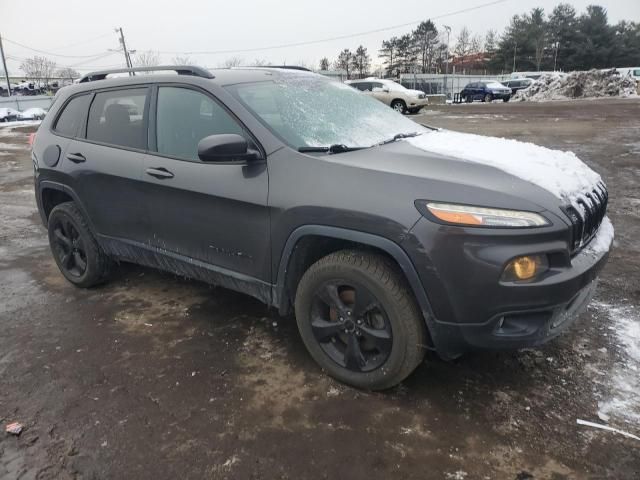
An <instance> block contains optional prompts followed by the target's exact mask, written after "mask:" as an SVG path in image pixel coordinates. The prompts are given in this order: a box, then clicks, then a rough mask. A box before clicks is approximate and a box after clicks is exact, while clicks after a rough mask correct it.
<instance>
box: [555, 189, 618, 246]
mask: <svg viewBox="0 0 640 480" xmlns="http://www.w3.org/2000/svg"><path fill="white" fill-rule="evenodd" d="M608 201H609V194H608V193H607V187H606V186H605V185H604V183H599V184H598V185H597V186H596V187H595V188H594V189H593V190H591V191H590V192H587V193H585V194H584V195H580V197H578V199H577V201H576V204H577V205H571V206H568V207H566V208H565V212H566V214H567V215H568V217H569V219H570V220H571V225H572V253H575V252H577V251H579V250H580V249H581V248H582V247H583V246H585V245H586V244H587V243H589V241H590V240H591V239H592V238H593V236H594V235H595V234H596V232H597V231H598V228H599V227H600V224H601V223H602V219H603V218H604V216H605V214H606V213H607V203H608ZM578 208H579V209H580V210H581V211H582V215H581V214H580V212H579V211H578Z"/></svg>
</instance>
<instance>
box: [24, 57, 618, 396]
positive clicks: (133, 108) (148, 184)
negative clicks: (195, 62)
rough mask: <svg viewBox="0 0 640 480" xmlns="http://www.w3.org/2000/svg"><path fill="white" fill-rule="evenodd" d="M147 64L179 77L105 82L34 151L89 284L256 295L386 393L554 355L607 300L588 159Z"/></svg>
mask: <svg viewBox="0 0 640 480" xmlns="http://www.w3.org/2000/svg"><path fill="white" fill-rule="evenodd" d="M134 70H135V71H139V70H155V71H159V72H163V71H165V70H175V71H176V72H177V73H178V75H175V74H169V73H166V72H165V73H159V74H150V75H132V73H135V71H132V70H125V72H128V73H129V75H130V76H120V77H118V76H117V75H116V76H115V77H113V75H112V74H117V73H121V72H122V71H111V72H96V73H92V74H89V75H87V76H85V77H84V78H83V79H82V80H81V82H79V83H78V84H76V85H73V86H68V87H65V88H62V89H61V90H60V91H59V92H58V93H57V95H56V98H55V101H54V103H53V106H52V107H51V110H50V112H49V114H48V115H47V116H46V117H45V119H44V121H43V122H42V124H41V126H40V128H39V129H38V132H37V134H36V136H35V139H34V143H33V149H32V159H33V163H34V169H35V187H36V188H35V192H36V200H37V205H38V209H39V212H40V215H41V217H42V221H43V222H44V224H45V226H46V227H47V229H48V236H49V242H50V246H51V251H52V254H53V257H54V259H55V261H56V263H57V265H58V267H59V269H60V271H61V273H62V275H64V277H65V278H66V279H67V280H68V281H69V282H71V283H72V284H74V285H76V286H78V287H91V286H94V285H96V284H99V283H100V282H103V281H104V280H105V279H106V278H107V276H108V273H109V270H110V268H111V267H112V265H113V263H114V262H118V261H126V262H134V263H137V264H141V265H146V266H152V267H156V268H159V269H162V270H165V271H169V272H173V273H175V274H178V275H182V276H185V277H190V278H194V279H199V280H202V281H205V282H209V283H212V284H215V285H220V286H223V287H226V288H230V289H233V290H237V291H240V292H244V293H246V294H248V295H251V296H253V297H255V298H257V299H259V300H261V301H262V302H264V303H266V304H267V305H270V306H273V307H276V308H277V309H278V311H279V313H280V314H282V315H287V314H289V313H295V318H296V322H297V324H298V327H299V331H300V335H301V337H302V340H303V341H304V343H305V345H306V347H307V349H308V350H309V352H310V354H311V356H312V357H313V358H314V359H315V360H316V362H317V363H318V364H319V365H320V366H321V367H322V368H323V369H324V370H325V371H326V372H328V373H329V374H330V375H332V376H334V377H335V378H337V379H339V380H340V381H342V382H345V383H348V384H350V385H353V386H356V387H360V388H366V389H384V388H388V387H391V386H393V385H395V384H397V383H398V382H400V381H402V380H403V379H404V378H406V377H407V376H408V375H409V374H410V373H411V372H412V371H413V370H414V369H415V368H416V366H417V365H418V364H419V363H420V362H421V361H422V360H423V357H424V353H425V350H426V349H433V350H435V351H436V352H437V353H438V354H439V355H440V356H442V357H443V358H446V359H451V358H455V357H457V356H459V355H460V354H462V353H463V352H464V351H465V350H468V349H470V348H477V347H480V348H519V347H525V346H534V345H538V344H540V343H542V342H545V341H547V340H549V339H550V338H553V337H554V336H556V335H557V334H558V333H560V332H561V331H563V330H564V329H566V328H567V326H568V325H570V324H571V323H572V320H573V319H575V317H576V316H577V315H578V314H579V313H580V312H581V311H583V310H584V309H585V308H586V304H587V303H588V301H589V299H590V297H591V295H592V294H593V290H594V286H595V280H596V276H597V274H598V272H599V271H600V270H601V268H602V266H603V265H604V263H605V261H606V258H607V255H608V251H609V248H610V245H611V243H612V238H613V228H612V227H611V223H610V222H609V220H608V219H607V218H606V216H605V212H606V205H607V191H606V188H605V186H604V184H603V183H602V181H601V180H600V177H599V176H598V175H597V174H596V173H595V172H593V171H592V170H590V169H589V168H588V167H586V166H585V165H584V164H583V163H582V162H580V161H579V160H578V159H577V158H576V157H575V156H572V154H569V153H566V152H554V151H552V150H548V149H544V148H543V147H537V146H534V145H531V144H523V143H520V142H515V141H507V140H500V139H491V138H489V137H480V136H473V135H465V134H457V133H455V132H446V131H443V130H437V129H431V128H429V127H425V126H422V125H419V124H417V123H414V122H413V121H411V120H409V119H407V118H405V117H403V116H402V115H400V114H398V113H397V112H395V111H393V110H392V109H389V108H388V107H385V106H384V105H383V104H381V103H380V102H378V101H376V100H374V99H372V98H370V97H368V96H366V95H364V94H362V93H361V92H358V91H356V90H355V89H353V88H351V87H349V86H346V85H344V84H341V83H338V82H334V81H331V80H328V79H326V78H324V77H321V76H319V75H315V74H312V73H309V72H303V71H294V70H286V69H281V68H240V69H220V70H214V71H207V70H203V69H200V68H197V67H153V68H138V69H134ZM110 77H112V78H110Z"/></svg>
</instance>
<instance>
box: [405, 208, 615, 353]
mask: <svg viewBox="0 0 640 480" xmlns="http://www.w3.org/2000/svg"><path fill="white" fill-rule="evenodd" d="M411 234H412V235H411V237H410V238H409V239H407V241H406V242H405V244H403V246H404V247H405V250H406V251H407V252H408V253H409V254H410V256H411V257H412V260H413V262H414V266H415V267H416V270H417V271H418V275H419V277H420V280H421V282H422V285H423V287H424V288H425V291H426V294H427V297H428V299H429V303H430V305H431V309H432V312H431V317H432V318H430V319H428V326H429V330H430V333H431V337H432V341H433V344H434V347H435V349H436V350H437V351H438V353H439V354H440V355H441V356H443V357H445V358H454V357H456V356H459V355H460V354H461V353H463V352H464V351H466V350H469V349H473V348H523V347H531V346H536V345H540V344H542V343H544V342H546V341H548V340H550V339H552V338H554V337H555V336H557V335H558V334H560V333H561V332H562V331H564V330H565V329H567V328H568V327H569V326H570V325H571V324H572V323H573V322H574V321H575V319H576V317H578V316H579V315H580V313H582V312H583V311H584V310H585V309H586V306H587V304H588V303H589V300H590V299H591V297H592V296H593V293H594V291H595V288H596V284H597V276H598V274H599V273H600V271H601V270H602V268H603V267H604V265H605V264H606V261H607V258H608V252H602V253H599V254H594V253H593V252H592V251H590V250H589V249H583V250H582V251H581V252H580V253H578V254H577V255H575V256H574V257H570V255H569V253H568V252H569V244H570V235H569V234H568V231H567V228H566V227H563V226H561V225H560V226H557V227H549V228H545V229H536V230H535V231H533V230H529V231H523V230H504V231H503V230H497V229H494V230H489V229H477V228H475V229H474V228H464V227H452V226H444V225H436V224H434V223H432V222H430V221H428V220H427V219H421V220H420V221H419V222H418V223H417V224H416V226H415V227H414V228H413V229H412V231H411ZM419 238H422V239H431V241H430V242H428V243H427V245H423V244H422V243H419V242H418V239H419ZM543 253H544V254H547V255H548V258H549V259H550V260H551V261H550V268H549V270H548V271H547V272H546V273H545V274H543V275H541V276H540V277H539V278H537V279H536V280H534V281H532V282H528V283H516V282H504V281H502V280H501V275H502V272H503V270H504V267H505V265H506V264H507V263H508V262H509V261H510V260H511V259H512V258H514V257H516V256H520V255H529V254H543Z"/></svg>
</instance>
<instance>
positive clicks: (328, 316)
mask: <svg viewBox="0 0 640 480" xmlns="http://www.w3.org/2000/svg"><path fill="white" fill-rule="evenodd" d="M295 311H296V321H297V323H298V328H299V330H300V335H301V336H302V340H303V341H304V343H305V345H306V347H307V349H308V350H309V353H310V354H311V356H312V357H313V358H314V360H315V361H316V362H317V363H318V364H319V365H320V366H321V367H322V368H323V369H324V370H325V371H327V372H328V373H329V375H331V376H333V377H334V378H336V379H337V380H339V381H341V382H344V383H347V384H349V385H352V386H354V387H358V388H364V389H370V390H382V389H385V388H389V387H392V386H394V385H396V384H398V383H399V382H401V381H402V380H404V379H405V378H406V377H407V376H408V375H409V374H410V373H411V372H412V371H413V370H414V369H415V368H416V366H417V365H418V364H419V363H420V362H421V361H422V359H423V358H424V337H425V327H424V321H423V319H422V316H421V314H420V311H419V309H418V308H417V306H416V303H415V300H414V298H413V296H412V294H411V292H410V290H409V289H408V287H407V286H406V284H405V280H404V277H403V276H402V275H401V274H400V273H399V272H398V271H397V269H396V268H394V266H393V265H392V264H391V263H390V262H389V260H387V259H386V258H385V257H382V256H380V255H376V254H371V253H364V252H359V251H351V250H343V251H339V252H336V253H333V254H331V255H328V256H326V257H324V258H322V259H321V260H319V261H318V262H316V263H315V264H313V265H312V266H311V267H310V268H309V269H308V270H307V271H306V272H305V274H304V275H303V277H302V279H301V280H300V284H299V286H298V291H297V294H296V301H295Z"/></svg>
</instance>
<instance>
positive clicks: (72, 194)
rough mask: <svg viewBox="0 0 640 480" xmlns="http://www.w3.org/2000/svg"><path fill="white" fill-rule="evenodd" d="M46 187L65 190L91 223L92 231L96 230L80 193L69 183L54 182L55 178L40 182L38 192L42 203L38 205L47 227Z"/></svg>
mask: <svg viewBox="0 0 640 480" xmlns="http://www.w3.org/2000/svg"><path fill="white" fill-rule="evenodd" d="M46 189H51V190H58V191H60V192H63V193H66V194H67V195H69V196H70V197H71V198H72V199H73V202H74V203H75V204H76V206H77V207H78V208H79V209H80V212H81V213H82V216H83V217H84V219H85V221H86V222H87V223H88V224H89V228H91V231H92V232H95V231H96V230H95V228H94V226H93V223H92V222H91V218H90V217H89V215H87V210H86V209H85V208H84V205H83V204H82V201H80V197H79V196H78V194H77V193H76V192H75V191H74V190H73V189H72V188H71V187H69V186H68V185H65V184H64V183H59V182H54V181H53V180H41V181H39V182H38V188H37V192H38V201H39V203H40V205H38V207H39V210H40V216H41V218H42V223H43V224H44V226H45V227H46V226H47V221H48V219H47V218H46V213H45V211H44V204H43V200H42V193H43V192H44V190H46Z"/></svg>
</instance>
